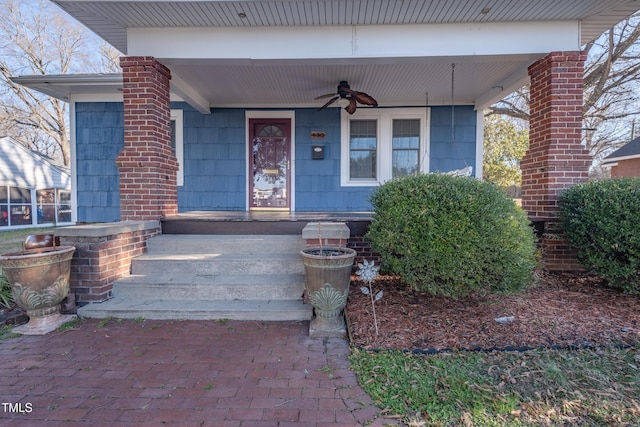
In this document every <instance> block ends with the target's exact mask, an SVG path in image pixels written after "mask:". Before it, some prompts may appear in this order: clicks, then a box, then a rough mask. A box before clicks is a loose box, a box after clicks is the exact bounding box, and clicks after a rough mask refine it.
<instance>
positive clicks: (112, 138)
mask: <svg viewBox="0 0 640 427" xmlns="http://www.w3.org/2000/svg"><path fill="white" fill-rule="evenodd" d="M171 108H173V109H181V110H183V120H184V122H183V125H184V132H183V139H184V159H183V162H184V165H183V166H184V168H183V169H184V185H182V186H180V187H178V209H179V211H180V212H186V211H193V210H244V209H246V206H247V190H246V186H247V164H246V162H247V142H246V137H247V136H246V129H245V126H246V117H245V110H243V109H220V110H218V109H216V110H213V111H212V113H211V114H209V115H204V114H200V113H199V112H198V111H196V110H194V109H193V108H191V107H190V106H188V105H187V104H185V103H172V106H171ZM430 118H431V121H430V123H429V125H430V142H431V146H430V149H429V152H430V155H431V157H430V165H429V166H430V170H431V171H432V172H437V171H441V172H446V171H449V170H453V169H460V168H463V167H465V166H474V165H475V160H474V158H475V154H476V153H475V150H476V142H475V136H476V113H475V111H474V109H473V107H472V106H458V107H456V109H455V141H454V142H452V141H451V108H450V107H446V106H444V107H432V108H431V115H430ZM295 125H296V128H295V130H294V132H295V140H296V147H295V210H297V211H301V212H304V211H367V210H370V209H371V205H370V203H369V196H370V194H371V192H372V191H373V190H374V189H375V187H373V186H372V187H342V186H341V183H340V166H341V164H340V155H341V149H340V110H339V109H337V108H330V109H326V110H322V111H317V110H316V109H315V108H307V109H297V110H296V114H295ZM76 127H77V131H76V138H77V148H76V157H77V160H78V162H77V177H78V180H77V190H78V220H79V221H81V222H110V221H117V220H118V219H119V217H120V202H119V179H118V169H117V167H116V165H115V159H116V157H117V155H118V153H119V152H120V151H121V149H122V147H123V143H124V141H123V140H124V127H123V109H122V104H121V103H112V102H105V103H77V104H76ZM313 131H319V132H324V133H325V138H324V139H323V140H314V139H312V138H311V132H313ZM313 145H323V146H324V151H325V157H324V159H323V160H312V158H311V154H312V153H311V147H312V146H313ZM474 172H475V170H474Z"/></svg>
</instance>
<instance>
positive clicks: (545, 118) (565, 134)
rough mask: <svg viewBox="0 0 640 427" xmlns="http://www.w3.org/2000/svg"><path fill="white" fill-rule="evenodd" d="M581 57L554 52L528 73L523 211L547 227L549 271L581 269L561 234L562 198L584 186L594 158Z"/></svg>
mask: <svg viewBox="0 0 640 427" xmlns="http://www.w3.org/2000/svg"><path fill="white" fill-rule="evenodd" d="M585 58H586V54H585V53H584V52H580V51H572V52H552V53H550V54H549V55H547V56H546V57H544V58H542V59H541V60H539V61H538V62H536V63H535V64H533V65H531V66H530V67H529V76H530V77H531V90H530V107H529V109H530V122H529V150H528V151H527V153H526V155H525V156H524V158H523V159H522V161H521V164H520V166H521V169H522V207H523V208H524V209H525V210H526V211H527V212H528V213H529V216H530V218H531V219H532V220H542V221H545V233H544V235H543V236H542V237H541V238H540V242H539V245H540V248H541V250H542V257H543V261H544V262H545V267H546V268H547V269H549V270H575V269H581V266H580V265H579V263H578V262H577V259H576V257H575V253H573V251H572V250H571V249H570V248H569V246H568V243H567V241H566V239H565V238H564V236H563V235H562V233H561V232H560V230H559V222H558V216H559V206H558V196H559V193H560V192H561V191H562V190H564V189H566V188H568V187H570V186H572V185H573V184H576V183H578V182H581V181H586V180H587V178H588V173H589V166H590V164H591V156H590V155H589V153H588V152H587V151H586V150H585V149H584V148H583V147H582V145H581V138H582V104H583V102H582V98H583V76H584V61H585Z"/></svg>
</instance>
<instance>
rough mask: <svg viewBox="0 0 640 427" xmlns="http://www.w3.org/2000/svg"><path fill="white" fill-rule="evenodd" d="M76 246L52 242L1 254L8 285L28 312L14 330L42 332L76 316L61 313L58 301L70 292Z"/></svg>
mask: <svg viewBox="0 0 640 427" xmlns="http://www.w3.org/2000/svg"><path fill="white" fill-rule="evenodd" d="M75 249H76V248H75V247H73V246H52V247H43V248H36V249H25V250H22V251H18V252H10V253H6V254H4V255H0V266H1V267H2V270H3V272H4V274H5V276H6V277H7V280H8V281H9V283H10V285H11V294H12V295H13V299H14V301H15V302H16V304H18V305H19V306H20V307H22V308H23V309H25V310H26V311H27V315H28V316H29V322H28V323H27V324H25V325H21V326H18V327H16V328H14V329H13V332H15V333H19V334H23V335H44V334H46V333H48V332H51V331H53V330H55V329H57V328H58V327H60V326H61V325H62V324H64V323H66V322H68V321H70V320H72V319H74V318H75V317H76V316H75V315H63V314H61V313H60V302H61V301H62V300H63V299H64V298H65V297H66V296H67V293H68V292H69V275H70V271H71V258H72V257H73V252H74V251H75Z"/></svg>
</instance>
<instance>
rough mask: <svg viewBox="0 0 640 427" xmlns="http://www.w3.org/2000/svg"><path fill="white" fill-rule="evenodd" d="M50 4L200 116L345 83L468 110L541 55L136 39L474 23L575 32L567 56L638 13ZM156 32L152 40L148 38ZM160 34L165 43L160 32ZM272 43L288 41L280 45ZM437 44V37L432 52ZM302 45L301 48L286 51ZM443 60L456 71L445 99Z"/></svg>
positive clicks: (619, 9) (324, 3)
mask: <svg viewBox="0 0 640 427" xmlns="http://www.w3.org/2000/svg"><path fill="white" fill-rule="evenodd" d="M52 1H53V2H54V3H56V4H58V5H59V6H60V7H61V8H62V9H63V10H65V11H67V12H68V13H69V14H71V15H72V16H73V17H75V18H76V19H78V20H79V21H80V22H82V23H83V24H85V25H86V26H87V27H89V28H90V29H91V30H93V31H94V32H96V33H97V34H98V35H100V36H101V37H103V38H104V39H105V40H106V41H107V42H109V43H110V44H112V45H113V46H115V47H116V48H117V49H119V50H120V51H122V52H123V53H125V54H127V53H129V54H131V55H139V54H141V53H142V52H144V53H142V54H145V55H152V56H155V57H156V58H158V59H159V60H160V61H161V62H162V63H163V64H165V65H167V66H168V67H169V68H170V69H171V72H172V76H173V79H172V91H173V92H174V94H176V95H177V96H178V97H179V98H181V99H183V100H185V101H187V102H189V103H190V104H191V105H193V106H194V107H195V108H197V109H198V110H200V111H201V112H203V113H206V112H208V111H209V107H212V108H214V109H215V108H217V107H218V108H219V107H244V106H254V107H292V106H299V107H302V106H309V107H310V106H319V105H321V101H317V100H314V97H316V96H318V95H322V94H325V93H330V92H334V91H335V89H336V86H337V84H338V82H339V81H341V80H347V81H348V82H349V83H350V85H351V87H352V88H353V89H355V90H360V91H364V92H367V93H369V94H370V95H372V96H373V97H375V98H376V99H377V100H378V102H379V104H380V105H381V106H396V105H424V104H425V103H428V104H430V105H438V104H448V103H450V102H451V100H452V98H453V100H454V102H455V103H456V104H460V103H466V104H468V103H471V104H475V105H476V106H477V107H480V108H482V107H484V106H486V105H488V104H490V103H492V102H495V101H497V100H499V99H501V98H503V97H504V96H506V95H508V94H509V93H510V92H511V91H513V90H515V89H517V88H518V87H520V86H521V85H523V84H525V83H526V81H527V73H526V69H527V67H528V65H530V64H531V63H532V62H534V61H535V60H537V59H538V58H540V57H541V56H542V55H544V54H545V53H547V51H545V50H544V49H539V50H535V49H532V46H533V44H534V42H528V43H529V44H530V45H531V46H527V48H529V49H523V50H522V51H521V52H524V53H521V54H514V52H511V53H509V54H504V55H491V54H482V53H476V52H474V51H472V50H469V49H467V52H466V53H465V54H464V55H460V56H450V55H449V52H451V53H452V55H456V54H458V51H457V50H454V49H455V46H454V45H452V46H451V50H450V51H449V52H446V53H445V54H442V53H440V54H435V55H431V54H421V55H418V56H415V57H412V55H411V54H406V53H404V54H399V55H398V57H394V55H393V52H391V53H390V52H389V51H387V52H385V53H384V54H383V55H379V56H378V55H376V56H371V55H369V56H367V57H359V56H353V57H346V56H340V55H336V56H335V57H328V56H326V55H324V56H323V55H322V54H315V53H311V54H308V55H305V54H304V53H303V54H301V55H299V56H298V57H296V58H290V59H287V58H284V57H282V56H272V57H271V58H274V59H271V60H270V59H269V57H268V56H265V57H262V58H256V54H259V50H258V49H259V48H253V49H252V48H251V45H250V44H249V45H248V46H250V48H249V49H248V50H249V51H250V52H249V53H247V54H246V56H243V55H242V54H244V53H245V52H244V51H242V52H241V53H240V54H239V55H238V56H221V54H220V53H219V52H222V50H221V49H222V48H221V47H219V46H220V45H221V44H220V43H216V45H215V46H216V47H213V48H212V49H214V50H215V49H218V50H216V51H215V53H214V55H211V56H206V55H203V56H198V52H199V53H202V52H203V51H208V47H207V46H206V45H203V46H204V48H203V49H200V50H199V51H198V50H196V54H195V55H194V54H193V53H192V52H193V49H192V51H189V47H188V46H187V47H185V49H184V51H185V53H184V54H183V55H182V57H181V55H180V53H181V51H180V50H179V49H180V48H178V50H176V51H177V52H178V54H177V55H176V54H172V55H166V56H163V55H162V54H161V53H160V52H151V53H148V50H147V49H144V48H140V44H139V41H140V38H139V36H140V35H144V33H145V31H147V30H148V29H154V28H161V27H162V28H167V29H171V31H176V30H179V29H183V30H185V29H186V30H188V31H194V32H198V34H204V32H206V31H228V33H226V34H227V35H228V34H233V33H232V32H233V31H234V30H235V31H237V29H246V32H248V33H252V34H259V33H255V31H256V30H257V29H260V31H261V32H262V31H266V29H268V30H270V31H274V30H275V31H278V29H283V27H287V28H290V29H291V30H290V31H291V32H292V33H293V32H294V31H300V29H303V28H304V29H306V28H316V29H318V30H319V31H325V30H326V31H333V30H335V31H339V29H340V28H350V27H353V28H354V29H355V28H373V27H371V26H374V25H385V26H386V28H392V27H395V28H398V27H399V25H414V26H415V25H418V26H419V25H423V24H438V25H448V24H466V25H467V26H469V25H471V26H474V25H476V24H477V25H478V26H482V25H486V24H491V23H499V24H510V25H512V24H514V23H515V24H516V25H521V26H522V28H525V27H526V28H528V29H532V28H534V27H535V25H536V23H538V22H539V23H540V24H541V25H542V24H543V23H549V22H551V23H559V22H564V23H575V24H576V26H575V28H578V30H577V34H576V35H577V38H578V39H580V40H581V41H580V42H577V41H575V42H574V43H575V46H576V48H577V47H578V45H579V43H585V42H587V41H590V40H592V39H594V38H595V37H597V36H598V35H599V34H601V33H602V32H603V31H604V30H606V29H607V28H609V27H610V26H612V25H614V24H616V23H617V22H619V21H620V20H622V19H624V18H626V17H627V16H629V15H631V14H633V13H634V12H636V11H637V10H640V0H632V1H629V0H607V1H603V0H563V1H557V0H536V1H531V0H492V1H490V2H478V1H477V0H442V1H432V2H425V1H422V0H404V1H400V0H397V1H394V0H391V1H390V0H298V1H295V0H262V1H257V0H249V1H247V0H244V1H235V0H231V1H221V0H217V1H176V0H174V1H170V0H155V1H152V0H112V1H96V0H52ZM471 26H469V27H468V28H472V27H471ZM403 28H404V27H403ZM473 28H475V27H473ZM516 28H518V27H516ZM391 31H393V30H391ZM166 32H168V31H165V32H164V33H166ZM147 34H148V35H151V36H153V35H154V33H153V31H147ZM155 34H156V35H157V34H163V33H161V32H158V31H157V30H155ZM171 34H174V33H171ZM176 34H179V33H176ZM295 34H298V33H295ZM164 37H165V38H167V37H168V36H166V34H165V35H164ZM285 37H286V36H285ZM358 37H360V35H359V34H358ZM467 37H471V38H473V37H474V36H473V35H470V36H467ZM151 38H153V37H151ZM532 38H533V37H529V38H528V40H531V39H532ZM290 39H291V37H290ZM205 40H206V38H205ZM219 40H229V43H232V41H233V40H234V39H233V38H229V37H228V36H227V38H221V39H219ZM258 40H259V38H258ZM280 40H281V41H285V42H287V41H286V38H281V39H280ZM354 40H356V39H355V36H354ZM573 40H575V38H574V39H573ZM358 41H359V39H358ZM482 41H484V40H482ZM482 41H479V42H478V43H481V42H482ZM340 42H344V40H340ZM136 43H137V44H136ZM152 43H153V40H152ZM155 43H156V46H163V45H166V43H164V39H163V41H161V42H158V41H155ZM201 43H203V42H202V41H201ZM208 43H209V46H213V45H214V43H213V42H211V41H209V42H208ZM288 43H291V44H290V46H286V47H283V48H281V51H287V49H288V48H294V47H295V46H296V45H295V42H291V40H289V41H288ZM327 43H329V41H328V42H327ZM445 43H446V40H444V37H443V40H442V44H443V46H446V44H445ZM517 43H520V44H522V43H523V41H520V40H516V41H513V43H512V44H517ZM525 43H526V42H525ZM222 44H224V43H222ZM302 44H303V42H302V41H300V42H299V43H298V45H297V48H296V49H299V47H300V45H302ZM344 44H345V43H342V45H344ZM432 44H433V42H432ZM132 46H134V47H133V48H132ZM183 46H184V44H183ZM319 46H322V44H321V43H319ZM331 46H333V45H331ZM336 46H341V45H340V44H336ZM545 46H546V45H545ZM197 47H198V48H200V45H197ZM307 47H308V48H309V49H308V50H311V49H313V46H311V47H309V46H308V45H307ZM447 47H448V46H447ZM474 48H476V47H475V46H474ZM294 50H295V49H294ZM498 51H499V49H498ZM297 53H300V52H299V51H297ZM209 58H216V59H209ZM451 64H455V70H454V76H453V77H454V83H455V84H454V90H453V97H452V66H451ZM58 85H59V86H58V88H59V89H60V90H59V92H60V93H59V94H60V95H62V96H63V97H64V96H67V97H68V96H70V95H73V94H77V93H83V92H84V93H86V92H88V91H89V88H87V87H86V86H82V87H81V86H78V85H74V84H69V82H68V81H67V85H66V87H64V88H62V86H61V85H62V82H58ZM116 86H117V84H115V83H114V82H109V84H107V85H103V86H100V87H98V86H95V89H96V91H97V92H96V93H107V92H109V91H115V90H117V89H118V88H117V87H116ZM114 88H115V89H114ZM75 91H79V92H75ZM64 92H66V94H65V93H64Z"/></svg>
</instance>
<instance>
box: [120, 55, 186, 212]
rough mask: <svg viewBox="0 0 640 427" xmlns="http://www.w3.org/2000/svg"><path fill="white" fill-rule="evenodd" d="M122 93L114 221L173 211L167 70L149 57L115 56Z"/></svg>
mask: <svg viewBox="0 0 640 427" xmlns="http://www.w3.org/2000/svg"><path fill="white" fill-rule="evenodd" d="M120 66H121V67H122V74H123V93H124V148H123V149H122V151H121V152H120V154H119V155H118V158H117V159H116V164H117V166H118V169H119V171H120V220H121V221H126V220H157V219H159V218H161V217H163V216H165V215H171V214H175V213H177V211H178V196H177V181H176V180H177V170H178V163H177V161H176V158H175V156H174V155H173V153H172V152H171V107H170V99H169V97H170V91H169V81H170V79H171V72H170V71H169V69H168V68H167V67H165V66H164V65H162V64H161V63H159V62H158V61H156V59H155V58H153V57H142V56H141V57H123V58H121V60H120Z"/></svg>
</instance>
